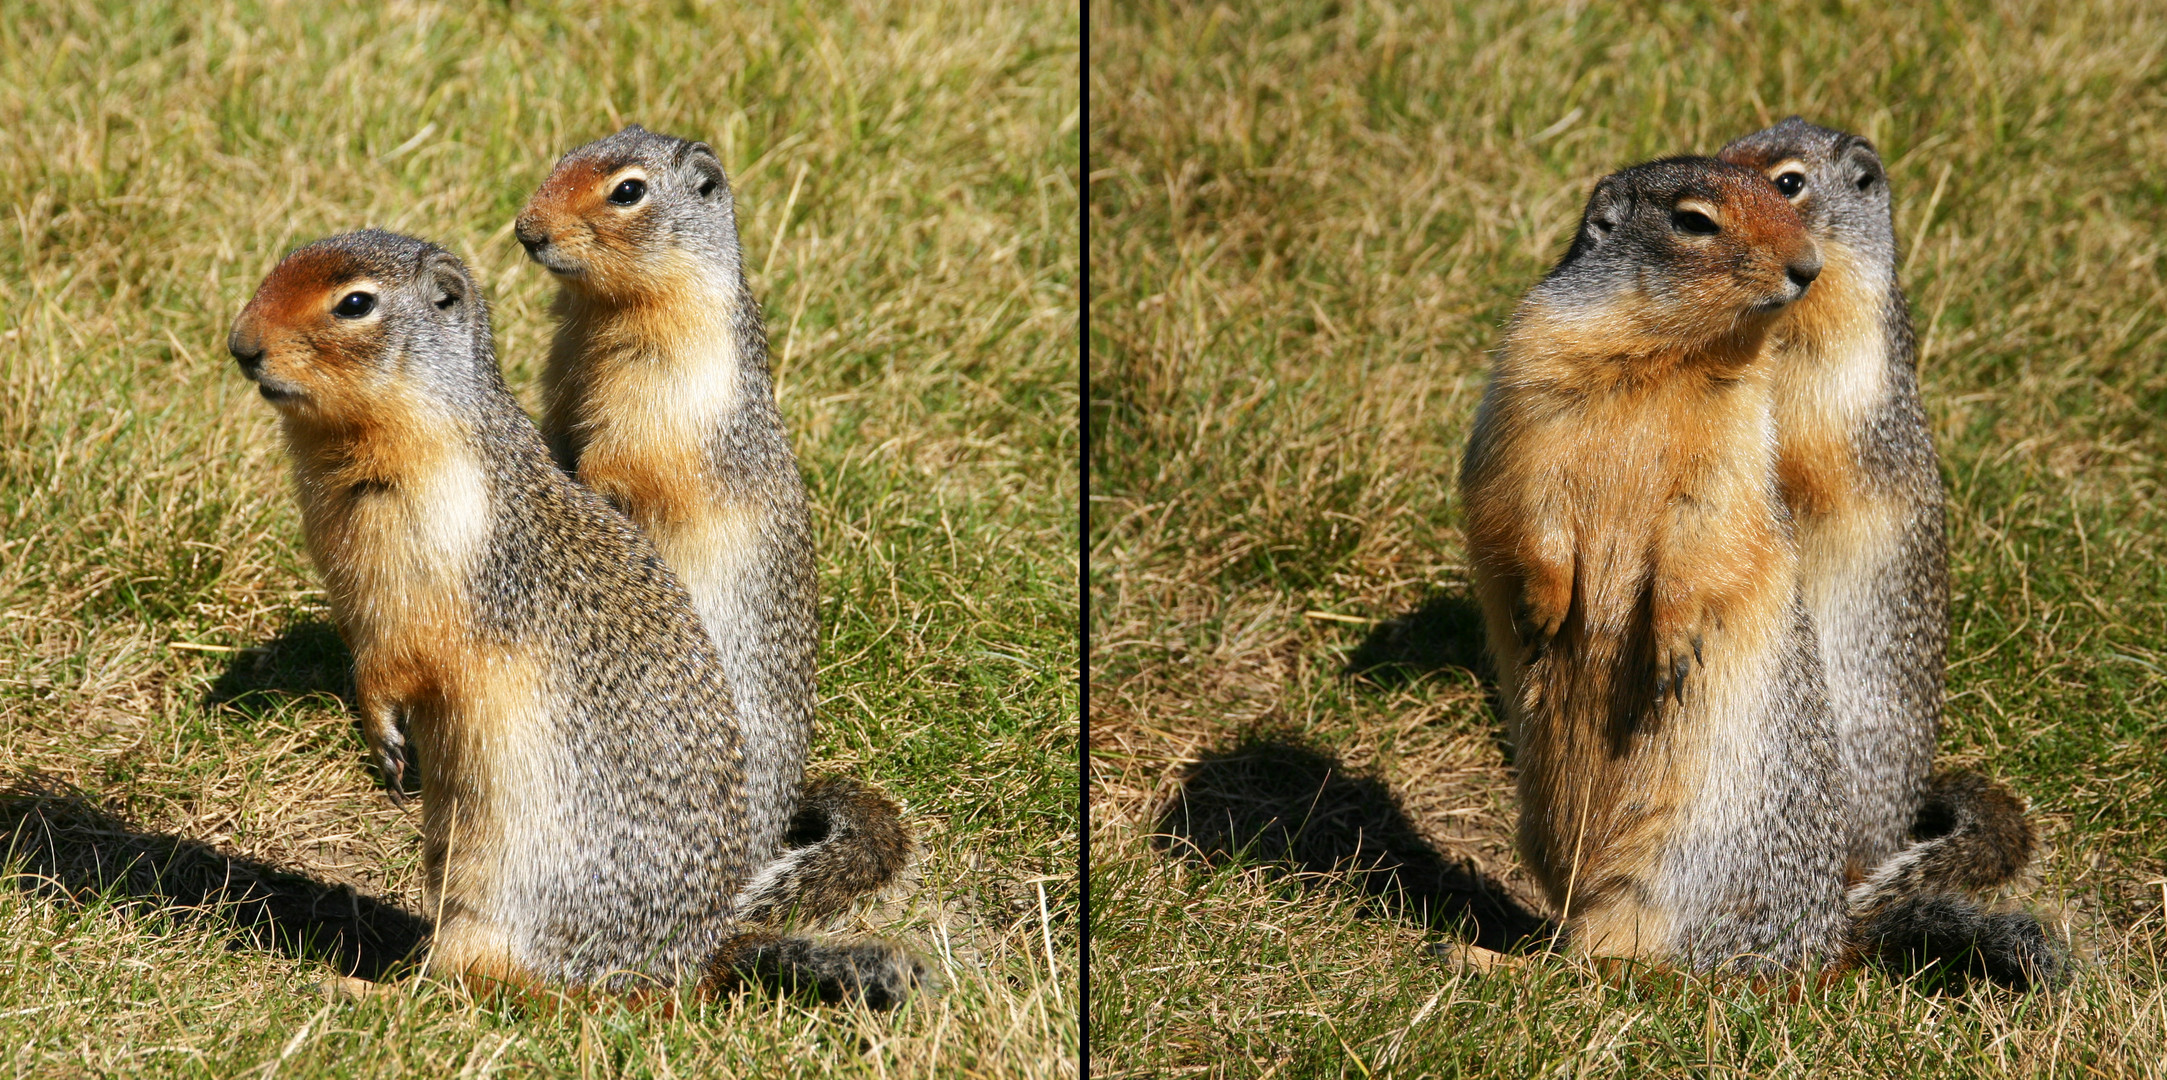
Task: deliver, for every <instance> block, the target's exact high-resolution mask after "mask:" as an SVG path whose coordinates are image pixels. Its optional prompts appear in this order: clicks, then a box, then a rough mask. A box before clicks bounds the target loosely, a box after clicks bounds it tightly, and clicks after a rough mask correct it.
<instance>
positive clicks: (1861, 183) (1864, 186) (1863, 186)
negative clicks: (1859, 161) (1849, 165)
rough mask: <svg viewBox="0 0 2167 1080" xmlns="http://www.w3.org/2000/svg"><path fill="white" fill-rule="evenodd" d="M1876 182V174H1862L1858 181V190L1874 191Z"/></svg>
mask: <svg viewBox="0 0 2167 1080" xmlns="http://www.w3.org/2000/svg"><path fill="white" fill-rule="evenodd" d="M1874 180H1875V177H1874V174H1872V173H1860V174H1859V178H1858V180H1857V184H1858V189H1859V190H1860V191H1872V190H1873V189H1874Z"/></svg>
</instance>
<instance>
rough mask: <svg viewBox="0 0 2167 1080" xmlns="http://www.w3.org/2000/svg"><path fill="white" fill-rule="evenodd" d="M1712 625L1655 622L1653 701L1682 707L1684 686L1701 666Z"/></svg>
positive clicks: (1702, 621) (1698, 621)
mask: <svg viewBox="0 0 2167 1080" xmlns="http://www.w3.org/2000/svg"><path fill="white" fill-rule="evenodd" d="M1712 629H1713V626H1712V622H1711V621H1710V620H1707V619H1703V618H1698V617H1696V618H1690V619H1684V618H1677V619H1670V620H1665V619H1660V618H1659V619H1657V620H1656V625H1655V698H1656V701H1658V702H1661V701H1662V700H1663V699H1664V698H1666V697H1667V698H1670V699H1671V700H1672V701H1674V702H1676V703H1678V704H1681V705H1682V704H1684V703H1685V687H1686V683H1687V682H1688V681H1689V680H1690V679H1691V678H1692V677H1693V674H1694V672H1695V671H1697V670H1698V669H1700V668H1701V667H1702V666H1704V664H1705V661H1704V659H1703V647H1704V646H1705V644H1706V642H1707V640H1708V635H1709V632H1710V631H1711V630H1712Z"/></svg>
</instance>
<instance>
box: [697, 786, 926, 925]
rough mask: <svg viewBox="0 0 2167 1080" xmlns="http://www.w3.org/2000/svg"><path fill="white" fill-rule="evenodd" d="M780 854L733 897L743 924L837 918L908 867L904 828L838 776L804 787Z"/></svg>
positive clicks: (880, 799) (872, 797) (890, 809)
mask: <svg viewBox="0 0 2167 1080" xmlns="http://www.w3.org/2000/svg"><path fill="white" fill-rule="evenodd" d="M783 843H784V850H783V852H782V854H781V855H779V856H777V857H776V858H775V860H774V861H773V862H770V863H768V864H767V865H766V866H765V867H762V868H761V870H760V872H759V873H758V874H757V875H755V876H754V877H753V879H752V881H750V882H748V883H747V884H746V885H745V887H744V889H743V890H741V891H740V892H739V893H738V895H737V904H736V908H737V917H738V920H739V921H740V922H743V923H772V922H774V921H776V920H778V919H789V918H792V917H795V918H796V919H798V920H805V921H810V920H818V919H824V918H827V917H829V916H831V915H835V914H839V913H841V912H842V911H844V910H845V909H847V908H848V907H849V906H850V905H851V903H852V902H853V901H855V900H857V899H858V898H859V897H861V896H865V895H867V894H869V893H872V892H875V891H878V890H879V889H881V888H882V887H883V886H886V885H887V884H888V883H889V882H890V881H893V880H894V879H895V876H896V874H898V873H900V872H901V871H902V869H903V867H904V865H905V864H906V863H908V862H909V861H910V846H911V840H910V830H909V829H907V828H906V827H905V826H904V824H903V814H902V811H901V810H899V809H898V808H897V807H896V805H895V803H893V802H891V801H889V799H888V798H887V797H886V796H883V795H881V794H880V793H879V792H877V791H874V790H873V789H871V788H869V787H866V786H865V785H863V784H860V783H858V782H857V781H855V780H846V779H843V778H842V777H827V778H823V779H819V780H814V781H812V782H811V783H808V784H806V785H805V789H804V790H803V791H802V792H801V793H800V794H799V796H798V809H797V813H796V814H795V815H794V816H792V817H791V819H790V827H789V830H788V831H787V832H786V833H785V834H784V838H783Z"/></svg>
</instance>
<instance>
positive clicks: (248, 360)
mask: <svg viewBox="0 0 2167 1080" xmlns="http://www.w3.org/2000/svg"><path fill="white" fill-rule="evenodd" d="M226 351H227V352H230V353H232V354H233V358H234V359H235V360H237V361H239V362H240V364H241V370H242V371H243V372H244V373H246V374H247V375H248V376H249V377H250V378H254V377H255V375H256V372H257V370H258V369H260V368H262V367H263V352H264V349H263V342H261V341H258V340H256V338H255V336H254V335H250V334H243V333H241V332H240V331H238V330H236V331H234V332H233V334H232V336H230V337H228V338H226Z"/></svg>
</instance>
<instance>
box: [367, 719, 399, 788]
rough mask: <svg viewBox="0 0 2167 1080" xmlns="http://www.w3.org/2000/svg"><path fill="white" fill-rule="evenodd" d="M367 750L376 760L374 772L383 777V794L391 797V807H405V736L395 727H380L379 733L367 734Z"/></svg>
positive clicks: (388, 725) (389, 725)
mask: <svg viewBox="0 0 2167 1080" xmlns="http://www.w3.org/2000/svg"><path fill="white" fill-rule="evenodd" d="M369 749H370V751H371V752H372V756H373V757H374V758H375V759H376V771H377V772H378V773H380V774H382V775H383V777H384V792H385V794H387V795H389V796H391V805H393V806H405V805H406V736H405V735H404V734H402V733H400V731H399V729H398V727H397V725H393V724H385V725H382V730H381V731H371V732H370V733H369Z"/></svg>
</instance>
